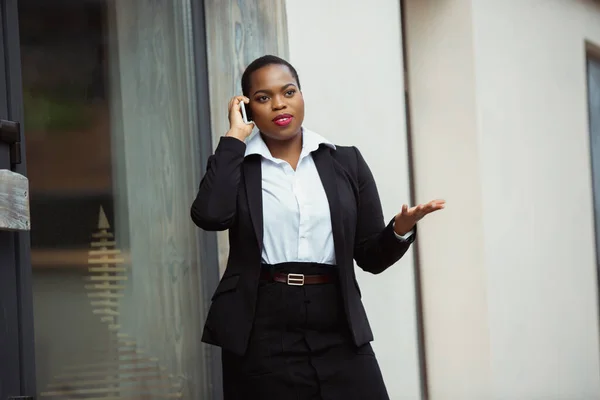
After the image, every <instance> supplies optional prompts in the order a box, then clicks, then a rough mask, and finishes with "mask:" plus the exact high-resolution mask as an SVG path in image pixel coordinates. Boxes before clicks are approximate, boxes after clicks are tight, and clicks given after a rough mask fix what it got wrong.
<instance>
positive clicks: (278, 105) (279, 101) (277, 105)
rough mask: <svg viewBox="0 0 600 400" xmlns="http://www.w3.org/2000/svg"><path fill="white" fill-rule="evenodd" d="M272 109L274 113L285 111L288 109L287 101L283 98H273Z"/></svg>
mask: <svg viewBox="0 0 600 400" xmlns="http://www.w3.org/2000/svg"><path fill="white" fill-rule="evenodd" d="M272 104H273V105H272V108H273V111H279V110H283V109H284V108H286V107H287V106H286V105H285V101H284V99H283V97H282V96H275V97H273V103H272Z"/></svg>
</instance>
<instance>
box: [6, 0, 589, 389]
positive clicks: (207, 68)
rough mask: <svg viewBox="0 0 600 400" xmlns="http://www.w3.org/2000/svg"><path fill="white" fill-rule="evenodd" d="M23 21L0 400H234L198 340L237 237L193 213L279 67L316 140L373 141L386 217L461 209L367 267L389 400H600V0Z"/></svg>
mask: <svg viewBox="0 0 600 400" xmlns="http://www.w3.org/2000/svg"><path fill="white" fill-rule="evenodd" d="M0 5H1V6H2V7H0V10H1V11H2V18H1V21H0V25H1V26H2V34H3V35H2V41H1V43H0V48H1V50H2V52H1V53H0V57H2V58H3V60H4V63H2V65H3V67H4V68H3V69H2V70H1V71H0V82H2V84H1V85H0V100H1V101H0V119H2V120H6V121H13V122H18V123H19V124H20V131H21V136H20V143H21V146H20V151H18V150H19V149H18V147H17V146H15V145H14V144H12V145H11V144H10V143H3V142H2V141H1V140H0V170H1V169H5V170H9V169H10V170H13V171H15V172H17V173H19V174H21V175H23V176H26V177H27V178H28V180H29V205H30V215H31V230H30V231H26V232H14V231H6V230H1V228H0V304H2V305H3V310H4V313H3V314H0V315H1V317H0V344H1V345H0V398H7V397H8V396H17V395H22V396H35V398H40V399H44V398H48V399H64V398H88V399H92V398H104V399H109V398H112V399H125V398H132V399H142V398H154V397H174V398H183V399H194V400H195V399H219V398H221V396H222V395H221V389H220V384H221V373H220V360H219V353H218V351H217V350H216V349H214V348H211V347H209V346H205V345H203V344H201V343H200V341H199V338H200V336H201V332H202V325H203V321H204V317H205V315H206V312H207V308H208V306H209V304H210V298H211V296H212V292H213V290H214V288H215V287H216V285H217V283H218V280H219V276H220V273H222V270H223V268H224V262H225V260H226V258H227V253H228V247H227V237H226V234H218V235H216V234H213V233H207V232H202V231H200V230H198V229H197V228H196V227H195V226H194V225H193V223H192V222H191V220H190V218H189V207H190V205H191V202H192V201H193V198H194V197H195V192H196V189H197V187H198V184H199V181H200V178H201V176H202V173H203V171H204V168H205V165H206V161H207V158H208V156H209V155H210V154H211V153H212V150H213V148H214V146H215V144H216V143H217V141H218V139H219V137H220V136H221V135H222V134H224V133H225V132H226V130H227V123H228V122H227V109H226V107H227V102H228V100H229V98H230V97H231V96H233V95H236V94H238V93H239V92H240V87H239V80H240V77H241V74H242V72H243V70H244V68H245V66H246V65H247V64H248V63H249V62H251V61H252V60H253V59H254V58H256V57H259V56H261V55H264V54H275V55H279V56H281V57H284V58H286V59H288V60H289V61H290V62H291V63H292V64H293V65H294V66H295V67H296V68H297V70H298V72H299V75H300V79H301V82H302V89H303V93H304V97H305V99H306V120H305V125H306V126H307V127H308V128H310V129H312V130H315V131H317V132H319V133H320V134H322V135H324V136H325V137H327V138H328V139H330V140H331V141H333V142H334V143H336V144H340V145H355V146H357V147H358V148H359V149H360V150H361V152H362V154H363V155H364V157H365V159H366V160H367V162H368V163H369V165H370V167H371V169H372V171H373V174H374V176H375V179H376V181H377V183H378V187H379V192H380V195H381V199H382V203H383V208H384V214H385V216H386V218H391V217H392V216H393V215H394V214H395V213H396V212H398V211H399V209H400V207H401V205H402V204H403V203H413V204H414V203H416V202H423V201H427V200H430V199H433V198H444V199H446V201H447V202H448V204H447V208H446V210H444V211H443V212H441V213H439V215H435V216H432V217H431V218H428V219H426V220H424V221H423V222H422V223H421V225H420V228H419V238H418V240H417V242H416V245H415V246H414V247H413V249H412V250H411V251H410V252H409V253H408V254H407V255H406V256H405V257H404V258H403V259H402V260H401V261H400V262H398V264H397V265H396V266H394V267H393V268H390V269H389V270H388V271H386V272H385V273H384V274H383V275H378V276H372V275H368V274H365V273H362V271H359V273H358V279H359V283H360V285H361V289H362V294H363V301H364V303H365V306H366V308H367V312H368V314H369V317H370V320H371V323H372V327H373V330H374V334H375V342H374V349H375V352H376V353H377V355H378V358H379V361H380V364H381V367H382V371H383V374H384V379H385V380H386V384H387V386H388V390H389V392H390V396H391V398H392V399H401V400H405V399H406V400H412V399H432V400H454V399H457V400H458V399H460V400H470V399H477V400H481V399H507V400H514V399H523V400H532V399H568V400H579V399H581V400H587V399H597V398H599V397H600V348H599V339H600V338H599V324H598V321H599V320H598V315H599V314H598V312H599V310H598V299H599V297H598V259H597V254H598V249H600V239H599V238H600V236H599V235H598V234H597V233H596V232H598V229H599V228H600V145H599V143H600V3H598V2H597V1H593V0H552V1H550V0H548V1H545V2H541V1H536V0H520V1H515V0H505V1H494V0H448V1H437V0H436V1H434V0H404V1H399V0H374V1H371V2H359V1H350V2H343V3H342V2H333V1H323V0H248V1H244V2H239V1H233V0H56V1H53V2H43V1H41V0H18V1H17V0H0ZM332 115H334V116H335V117H332ZM5 125H6V124H5ZM2 129H3V128H2V126H0V133H1V132H2ZM0 137H3V136H2V135H1V134H0ZM7 142H8V141H7ZM11 152H12V156H13V157H12V158H11ZM17 152H18V153H19V154H20V156H21V160H20V161H21V162H20V163H19V162H18V161H19V160H18V159H15V157H14V156H15V154H16V153H17ZM0 184H1V182H0ZM0 194H1V193H0ZM0 204H2V202H1V199H0ZM1 221H2V218H1V216H0V226H1Z"/></svg>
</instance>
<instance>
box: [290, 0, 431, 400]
mask: <svg viewBox="0 0 600 400" xmlns="http://www.w3.org/2000/svg"><path fill="white" fill-rule="evenodd" d="M286 8H287V21H288V37H289V51H290V61H291V62H292V64H294V66H295V67H296V68H297V69H298V73H299V75H300V80H301V83H302V89H303V93H304V96H305V99H306V124H305V125H306V126H307V127H308V128H310V129H313V130H315V131H317V132H319V133H321V134H322V135H324V136H325V137H327V138H328V139H330V140H331V141H333V142H335V143H337V144H341V145H355V146H357V147H358V148H359V149H360V150H361V152H362V153H363V155H364V157H365V159H366V160H367V162H368V163H369V165H370V167H371V169H372V171H373V174H374V176H375V179H376V181H377V184H378V187H379V191H380V195H381V199H382V203H383V208H384V214H385V217H386V219H387V218H390V219H391V218H392V217H393V216H394V215H395V213H397V212H398V211H399V210H400V207H401V205H402V204H403V203H404V202H408V201H409V195H410V193H409V175H408V166H407V146H406V121H405V115H404V83H403V73H402V70H403V67H402V58H401V55H402V51H401V50H402V43H401V33H400V10H399V2H398V1H396V0H374V1H370V2H358V1H351V2H346V3H344V5H343V6H340V3H338V2H327V1H322V0H287V2H286ZM360 272H362V271H360ZM358 279H359V283H360V285H361V288H362V292H363V301H364V303H365V306H366V308H367V313H368V315H369V318H370V321H371V324H372V327H373V329H374V334H375V342H374V348H375V351H376V353H377V356H378V358H379V362H380V364H381V367H382V370H383V374H384V378H385V381H386V384H387V387H388V391H389V392H390V396H391V398H392V399H406V400H412V399H419V398H420V389H419V364H418V352H417V327H416V319H415V290H414V276H413V255H412V252H411V253H409V254H407V255H406V256H405V257H404V258H403V259H402V260H401V261H400V262H399V263H398V264H397V265H395V266H394V267H392V268H391V269H389V270H388V271H386V272H385V273H384V274H383V275H378V276H372V275H368V274H365V273H359V275H358Z"/></svg>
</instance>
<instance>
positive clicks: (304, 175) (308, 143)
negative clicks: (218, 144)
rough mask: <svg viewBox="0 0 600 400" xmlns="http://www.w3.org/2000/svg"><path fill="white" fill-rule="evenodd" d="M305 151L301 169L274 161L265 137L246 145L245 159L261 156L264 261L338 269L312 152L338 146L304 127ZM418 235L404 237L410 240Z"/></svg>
mask: <svg viewBox="0 0 600 400" xmlns="http://www.w3.org/2000/svg"><path fill="white" fill-rule="evenodd" d="M302 135H303V136H302V152H301V153H300V159H299V160H298V165H297V166H296V170H295V171H294V169H293V168H292V167H291V165H290V164H288V162H287V161H284V160H281V159H279V158H274V157H273V156H272V155H271V152H270V151H269V148H268V147H267V145H266V143H265V142H264V141H263V139H262V137H261V136H260V134H258V133H257V134H256V135H255V136H253V137H252V138H250V140H249V141H248V143H247V145H246V153H245V156H249V155H251V154H259V155H261V156H262V162H261V168H262V207H263V250H262V262H263V263H265V264H279V263H284V262H315V263H320V264H330V265H334V264H335V263H336V261H335V246H334V242H333V232H332V227H331V213H330V210H329V200H327V195H326V194H325V189H324V188H323V183H322V182H321V177H320V176H319V171H318V170H317V167H316V165H315V162H314V160H313V157H312V154H311V153H312V152H313V151H315V150H317V149H318V148H319V146H320V145H321V144H324V145H326V146H329V147H331V148H332V149H334V150H335V145H334V144H333V143H331V142H330V141H328V140H327V139H325V138H324V137H322V136H321V135H319V134H317V133H315V132H312V131H309V130H308V129H305V128H302ZM413 233H414V231H410V232H409V233H407V234H406V235H403V236H400V235H398V234H396V237H397V238H398V240H407V239H408V238H409V237H410V236H412V235H413Z"/></svg>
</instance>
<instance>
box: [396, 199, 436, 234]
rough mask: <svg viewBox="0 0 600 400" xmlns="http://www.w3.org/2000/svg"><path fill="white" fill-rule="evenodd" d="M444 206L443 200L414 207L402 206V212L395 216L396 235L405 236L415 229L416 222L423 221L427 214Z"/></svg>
mask: <svg viewBox="0 0 600 400" xmlns="http://www.w3.org/2000/svg"><path fill="white" fill-rule="evenodd" d="M445 206H446V201H445V200H432V201H430V202H429V203H425V204H419V205H418V206H414V207H408V205H406V204H404V205H403V206H402V210H401V211H400V212H399V213H398V214H396V217H395V220H394V230H395V231H396V233H397V234H398V235H401V236H402V235H406V234H407V233H408V232H410V231H411V230H412V229H413V228H414V227H415V225H416V224H417V222H419V221H420V220H421V219H423V217H425V216H426V215H427V214H431V213H432V212H435V211H439V210H441V209H443V208H444V207H445Z"/></svg>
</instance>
